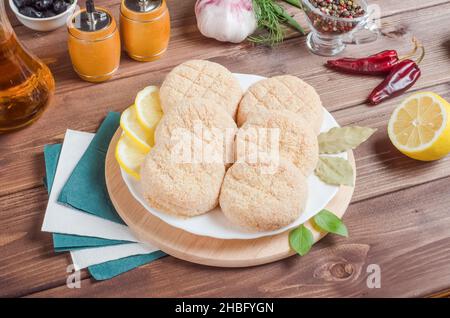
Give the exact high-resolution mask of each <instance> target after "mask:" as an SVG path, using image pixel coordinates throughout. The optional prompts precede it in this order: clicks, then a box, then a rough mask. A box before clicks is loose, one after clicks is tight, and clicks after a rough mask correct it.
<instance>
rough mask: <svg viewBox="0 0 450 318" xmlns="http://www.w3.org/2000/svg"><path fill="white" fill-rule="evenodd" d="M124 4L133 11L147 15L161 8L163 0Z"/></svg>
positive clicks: (127, 0)
mask: <svg viewBox="0 0 450 318" xmlns="http://www.w3.org/2000/svg"><path fill="white" fill-rule="evenodd" d="M124 4H125V6H126V7H127V8H128V9H130V10H131V11H134V12H141V13H147V12H151V11H153V10H155V9H157V8H159V7H160V6H161V4H162V0H125V1H124Z"/></svg>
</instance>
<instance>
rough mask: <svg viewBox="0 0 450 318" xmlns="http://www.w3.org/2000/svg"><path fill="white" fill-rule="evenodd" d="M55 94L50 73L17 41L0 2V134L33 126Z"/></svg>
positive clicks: (3, 4)
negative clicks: (31, 124) (29, 125)
mask: <svg viewBox="0 0 450 318" xmlns="http://www.w3.org/2000/svg"><path fill="white" fill-rule="evenodd" d="M54 90H55V81H54V79H53V76H52V73H51V72H50V70H49V69H48V67H47V66H46V65H45V64H44V63H42V62H41V61H40V60H39V59H38V58H37V57H35V56H34V55H32V54H31V53H30V52H28V51H27V50H26V49H25V48H24V47H22V45H21V44H20V43H19V42H18V41H17V38H16V35H15V34H14V31H13V30H12V28H11V25H10V23H9V21H8V18H7V16H6V12H5V2H4V0H0V133H4V132H8V131H11V130H15V129H18V128H21V127H24V126H26V125H28V124H30V123H32V122H34V121H35V120H36V119H37V118H38V117H39V116H40V115H41V114H42V113H43V111H44V109H45V108H46V107H47V106H48V104H49V103H50V100H51V97H52V96H53V93H54Z"/></svg>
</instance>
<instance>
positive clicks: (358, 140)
mask: <svg viewBox="0 0 450 318" xmlns="http://www.w3.org/2000/svg"><path fill="white" fill-rule="evenodd" d="M375 131H376V129H372V128H369V127H360V126H349V127H334V128H331V129H330V130H329V131H328V132H326V133H321V134H320V135H319V137H318V141H319V152H320V153H321V154H336V153H340V152H343V151H347V150H350V149H355V148H356V147H358V146H359V145H360V144H362V143H363V142H364V141H366V140H367V139H368V138H369V137H370V136H372V134H373V133H374V132H375Z"/></svg>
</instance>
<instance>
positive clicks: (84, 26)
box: [67, 8, 117, 41]
mask: <svg viewBox="0 0 450 318" xmlns="http://www.w3.org/2000/svg"><path fill="white" fill-rule="evenodd" d="M67 27H68V31H69V33H70V34H71V35H72V36H74V37H76V38H78V39H80V40H87V41H100V40H102V39H105V38H108V37H110V36H111V35H112V34H113V33H114V32H116V29H117V25H116V22H115V20H114V18H113V17H112V15H111V14H110V13H109V11H108V10H107V9H104V8H97V9H96V10H95V11H94V12H92V13H89V12H87V11H86V10H81V11H78V12H76V13H74V15H73V16H72V17H71V18H70V19H69V20H68V21H67Z"/></svg>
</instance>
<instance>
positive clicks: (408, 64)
mask: <svg viewBox="0 0 450 318" xmlns="http://www.w3.org/2000/svg"><path fill="white" fill-rule="evenodd" d="M420 74H421V71H420V68H419V66H418V65H417V63H416V62H414V61H412V60H403V61H400V62H398V63H397V64H396V65H395V66H394V67H393V68H392V70H391V72H390V73H389V75H388V76H387V77H386V79H385V80H384V81H383V82H381V83H380V85H378V86H377V87H376V88H375V89H374V90H373V91H372V93H371V94H370V96H369V98H368V102H369V103H370V104H372V105H376V104H379V103H381V102H382V101H384V100H386V99H388V98H391V97H395V96H398V95H400V94H402V93H403V92H405V91H406V90H408V89H409V88H410V87H411V86H413V85H414V83H415V82H417V80H418V79H419V77H420Z"/></svg>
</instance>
